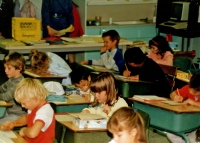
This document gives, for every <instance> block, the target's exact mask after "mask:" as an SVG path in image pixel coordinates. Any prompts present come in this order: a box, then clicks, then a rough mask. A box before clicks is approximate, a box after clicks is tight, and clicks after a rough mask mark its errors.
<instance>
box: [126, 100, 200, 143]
mask: <svg viewBox="0 0 200 143" xmlns="http://www.w3.org/2000/svg"><path fill="white" fill-rule="evenodd" d="M128 100H129V101H132V102H133V106H134V108H136V109H139V110H142V111H144V112H146V113H148V114H149V115H150V126H151V127H153V128H155V129H158V130H161V131H163V132H164V131H167V132H171V133H174V134H177V135H179V136H182V137H183V138H184V139H185V141H186V143H189V140H188V138H187V136H186V135H185V133H186V132H191V131H192V130H194V129H196V128H197V127H199V125H200V120H199V119H200V108H199V107H196V106H191V105H178V106H172V105H169V104H165V103H162V102H144V101H141V100H138V99H133V98H129V99H128Z"/></svg>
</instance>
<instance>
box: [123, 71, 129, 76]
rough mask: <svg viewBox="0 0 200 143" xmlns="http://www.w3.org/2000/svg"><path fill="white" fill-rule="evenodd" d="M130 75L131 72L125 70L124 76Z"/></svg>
mask: <svg viewBox="0 0 200 143" xmlns="http://www.w3.org/2000/svg"><path fill="white" fill-rule="evenodd" d="M130 75H131V72H130V71H128V70H125V71H124V72H123V76H125V77H129V76H130Z"/></svg>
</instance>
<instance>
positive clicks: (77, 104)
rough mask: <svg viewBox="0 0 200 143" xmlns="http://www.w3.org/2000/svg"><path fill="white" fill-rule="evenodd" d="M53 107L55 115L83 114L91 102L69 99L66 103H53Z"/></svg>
mask: <svg viewBox="0 0 200 143" xmlns="http://www.w3.org/2000/svg"><path fill="white" fill-rule="evenodd" d="M50 104H51V107H52V108H53V109H54V112H55V113H60V112H81V111H82V110H83V109H84V108H87V107H88V105H89V104H91V102H90V101H86V100H85V101H76V100H72V99H67V100H66V102H51V103H50Z"/></svg>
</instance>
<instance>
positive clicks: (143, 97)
mask: <svg viewBox="0 0 200 143" xmlns="http://www.w3.org/2000/svg"><path fill="white" fill-rule="evenodd" d="M133 98H134V99H139V100H142V101H145V102H161V101H167V99H166V98H163V97H158V96H156V95H134V96H133Z"/></svg>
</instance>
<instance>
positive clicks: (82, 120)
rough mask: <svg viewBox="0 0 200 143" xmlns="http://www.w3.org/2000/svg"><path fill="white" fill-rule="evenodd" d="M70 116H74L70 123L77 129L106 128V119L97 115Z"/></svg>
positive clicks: (80, 114) (81, 114)
mask: <svg viewBox="0 0 200 143" xmlns="http://www.w3.org/2000/svg"><path fill="white" fill-rule="evenodd" d="M72 116H74V119H73V120H72V123H73V124H74V125H75V126H77V127H78V128H84V129H89V128H106V125H107V119H106V118H105V117H103V116H101V115H98V114H90V113H79V114H72Z"/></svg>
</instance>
